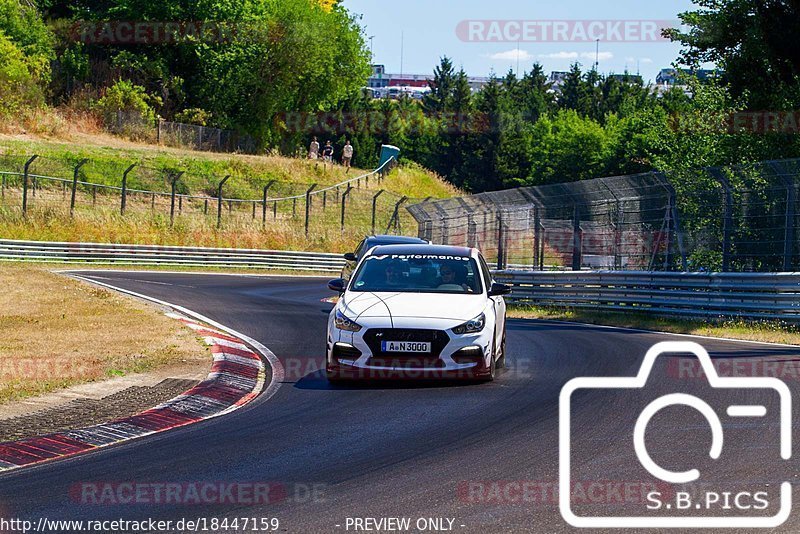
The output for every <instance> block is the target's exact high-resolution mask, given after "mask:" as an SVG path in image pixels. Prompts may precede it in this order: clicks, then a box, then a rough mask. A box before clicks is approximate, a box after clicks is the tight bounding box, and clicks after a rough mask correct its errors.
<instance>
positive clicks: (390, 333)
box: [364, 328, 450, 367]
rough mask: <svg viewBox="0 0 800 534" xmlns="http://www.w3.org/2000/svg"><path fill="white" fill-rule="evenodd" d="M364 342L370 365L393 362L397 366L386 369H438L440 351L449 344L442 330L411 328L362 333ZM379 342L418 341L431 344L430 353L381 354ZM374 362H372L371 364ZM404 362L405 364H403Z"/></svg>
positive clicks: (375, 330) (447, 337) (374, 330)
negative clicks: (370, 357)
mask: <svg viewBox="0 0 800 534" xmlns="http://www.w3.org/2000/svg"><path fill="white" fill-rule="evenodd" d="M364 341H365V342H366V344H367V346H368V347H369V350H370V352H371V353H372V359H371V360H370V365H379V366H384V364H381V363H378V362H379V361H393V362H396V363H397V365H386V366H387V367H407V366H409V365H411V366H413V367H417V366H419V367H438V366H439V364H438V363H436V362H437V360H439V356H440V355H441V354H442V351H443V350H444V348H445V347H446V346H447V344H448V343H449V342H450V336H448V335H447V332H445V331H443V330H422V329H413V328H373V329H370V330H367V331H366V332H365V333H364ZM381 341H420V342H428V343H430V344H431V352H430V354H428V353H418V352H406V353H397V352H383V351H382V350H381ZM373 360H374V362H373ZM404 362H405V363H404Z"/></svg>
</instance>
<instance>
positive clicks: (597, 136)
mask: <svg viewBox="0 0 800 534" xmlns="http://www.w3.org/2000/svg"><path fill="white" fill-rule="evenodd" d="M616 126H617V122H616V120H609V121H608V124H607V125H606V127H603V126H602V125H600V124H599V123H597V122H596V121H594V120H592V119H589V118H585V117H581V116H580V115H579V114H578V113H577V112H576V111H574V110H562V111H559V112H558V113H557V114H556V115H555V116H553V117H543V118H542V119H540V120H539V121H538V122H537V123H536V124H535V125H534V127H533V132H532V133H533V135H532V142H531V155H532V160H533V162H534V163H533V165H532V168H531V174H530V180H529V182H530V183H532V184H542V183H558V182H567V181H573V180H584V179H587V178H596V177H598V176H603V175H605V174H607V171H608V169H609V168H610V167H611V161H610V160H611V156H612V147H613V145H614V142H615V140H616V138H615V136H616V131H615V130H616Z"/></svg>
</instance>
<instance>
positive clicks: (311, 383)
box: [294, 371, 485, 391]
mask: <svg viewBox="0 0 800 534" xmlns="http://www.w3.org/2000/svg"><path fill="white" fill-rule="evenodd" d="M484 384H485V383H484V382H480V381H476V380H435V379H430V380H411V379H406V380H353V381H343V382H340V383H337V384H331V383H330V382H328V379H327V378H326V377H325V372H324V371H316V372H313V373H309V374H308V375H306V376H304V377H303V378H301V379H300V380H298V381H297V382H295V384H294V387H295V388H297V389H306V390H323V391H324V390H364V391H382V390H385V391H397V390H404V389H407V390H415V389H437V388H464V387H469V386H473V387H474V386H481V385H484Z"/></svg>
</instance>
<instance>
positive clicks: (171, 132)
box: [108, 111, 258, 154]
mask: <svg viewBox="0 0 800 534" xmlns="http://www.w3.org/2000/svg"><path fill="white" fill-rule="evenodd" d="M108 128H109V130H110V131H112V132H114V133H116V134H119V135H123V136H126V137H130V138H133V139H139V140H145V141H150V142H157V143H158V144H161V145H166V146H172V147H178V148H190V149H192V150H205V151H210V152H237V153H242V154H255V153H256V152H258V143H256V140H255V139H253V138H252V137H251V136H249V135H246V134H241V133H239V132H237V131H234V130H223V129H221V128H212V127H210V126H200V125H197V124H186V123H182V122H171V121H165V120H162V119H156V120H155V121H152V120H148V119H146V118H144V117H142V116H141V115H140V114H138V113H128V112H124V111H117V112H116V113H115V115H114V117H113V122H112V124H109V125H108Z"/></svg>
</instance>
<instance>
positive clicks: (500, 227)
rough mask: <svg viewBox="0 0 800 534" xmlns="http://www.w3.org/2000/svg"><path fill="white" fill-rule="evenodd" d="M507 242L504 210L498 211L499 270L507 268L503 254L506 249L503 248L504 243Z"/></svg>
mask: <svg viewBox="0 0 800 534" xmlns="http://www.w3.org/2000/svg"><path fill="white" fill-rule="evenodd" d="M504 243H505V228H503V212H502V211H498V212H497V270H498V271H502V270H503V269H505V264H504V261H503V256H504V255H505V250H503V245H504Z"/></svg>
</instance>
